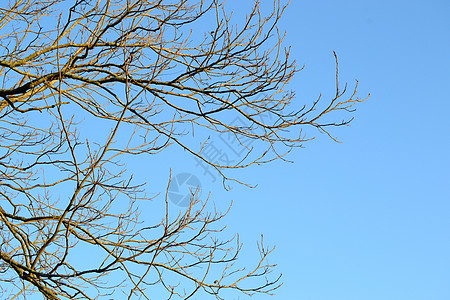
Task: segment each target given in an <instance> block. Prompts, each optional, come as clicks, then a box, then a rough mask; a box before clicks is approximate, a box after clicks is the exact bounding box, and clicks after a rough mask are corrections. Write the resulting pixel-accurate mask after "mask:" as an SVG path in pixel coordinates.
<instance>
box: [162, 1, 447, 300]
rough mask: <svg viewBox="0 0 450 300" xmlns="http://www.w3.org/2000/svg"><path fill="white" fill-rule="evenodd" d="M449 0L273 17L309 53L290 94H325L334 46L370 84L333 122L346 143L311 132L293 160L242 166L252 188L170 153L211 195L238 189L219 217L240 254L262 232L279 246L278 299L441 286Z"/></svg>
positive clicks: (311, 5) (403, 292)
mask: <svg viewBox="0 0 450 300" xmlns="http://www.w3.org/2000/svg"><path fill="white" fill-rule="evenodd" d="M235 2H236V1H230V3H231V4H234V3H235ZM449 11H450V2H447V1H428V2H423V1H348V0H341V1H321V0H319V1H292V3H291V4H290V6H289V8H288V10H287V12H286V15H285V16H284V19H283V21H282V22H281V24H280V28H281V29H282V30H286V32H287V37H286V45H292V52H291V55H292V56H293V57H294V58H295V59H296V60H297V63H298V64H299V65H303V64H304V65H305V70H304V71H302V72H300V73H299V74H298V75H297V76H296V77H295V78H294V80H293V82H292V84H291V87H292V88H293V89H294V90H296V92H297V99H298V101H300V102H305V103H308V102H310V101H312V100H313V99H315V98H316V97H317V96H318V95H319V93H322V94H323V96H324V97H326V98H327V99H329V98H331V97H332V95H333V92H334V86H333V84H334V81H333V80H334V68H335V66H334V60H333V55H332V51H333V50H334V51H336V52H337V54H338V56H339V62H340V67H341V81H346V82H348V83H349V84H350V86H352V85H353V84H354V82H355V79H358V80H359V81H360V87H359V93H360V96H365V95H367V94H368V93H369V92H370V93H371V97H370V99H369V100H368V101H367V102H365V103H363V104H361V105H360V106H359V107H358V111H357V112H356V114H355V116H356V119H355V120H354V122H353V123H352V124H351V126H350V127H346V128H339V129H337V130H335V131H334V133H335V134H336V135H337V136H338V138H339V139H340V140H342V141H343V143H341V144H339V143H335V142H333V141H331V140H330V139H328V138H327V137H326V136H325V135H323V134H318V137H317V139H316V140H314V141H312V142H309V143H307V144H305V148H304V149H297V150H296V151H294V152H293V153H292V154H291V155H290V157H289V158H290V159H292V160H294V161H295V163H293V164H289V163H283V162H281V161H280V162H275V163H272V164H271V165H265V166H262V167H258V168H251V169H249V170H246V171H245V172H242V173H239V176H243V177H245V178H246V179H248V180H249V181H250V182H251V183H255V184H258V187H257V188H255V189H248V188H244V187H239V186H238V187H235V188H234V189H233V190H232V191H230V192H225V191H223V190H222V189H221V188H220V185H217V184H214V183H212V182H211V179H210V178H209V177H208V176H206V175H204V174H203V173H202V170H201V169H200V168H199V167H196V166H195V161H192V162H191V161H185V162H177V161H175V162H172V166H171V167H172V172H173V173H175V174H176V173H180V172H191V173H194V174H196V176H197V177H198V178H199V179H200V180H201V182H202V185H203V189H204V191H206V190H208V189H209V190H211V191H212V198H213V199H214V200H215V201H216V203H219V204H220V203H228V201H229V200H230V199H233V200H234V206H233V209H232V211H231V213H230V215H229V216H228V218H227V219H226V221H227V222H228V224H229V226H228V232H230V233H232V232H239V233H240V235H241V240H242V241H243V242H244V244H245V246H246V250H245V253H244V254H245V255H244V259H246V260H248V261H251V260H252V255H253V254H256V247H255V242H256V241H257V240H258V239H259V236H260V234H261V233H262V234H264V236H265V240H266V242H267V243H269V244H270V245H276V247H277V248H276V251H275V253H274V254H273V255H272V259H271V261H272V262H275V263H277V264H278V270H279V271H280V272H282V273H283V281H284V285H283V286H282V288H280V290H279V291H278V293H277V296H276V297H274V298H275V299H306V300H328V299H330V300H331V299H333V300H351V299H355V300H356V299H358V300H359V299H365V300H371V299H374V300H375V299H377V300H378V299H379V300H389V299H396V300H398V299H400V300H402V299H405V300H406V299H408V300H424V299H434V300H441V299H442V300H444V299H450V285H449V282H450V255H449V253H450V218H449V214H450V191H449V186H450V175H449V170H450V158H449V153H450V139H449V138H450V135H449V131H450V125H449V123H448V120H449V117H448V115H449V111H450V101H449V96H448V92H447V90H448V88H449V87H450V82H449V81H450V56H449V53H450V52H449V50H450V39H449V32H448V30H449V28H450V18H449V17H448V13H449ZM168 155H170V154H168ZM163 156H165V155H163ZM154 159H156V156H155V158H154ZM166 179H167V176H165V177H164V178H162V179H161V180H162V181H161V183H162V182H164V180H166ZM158 184H159V183H158V181H156V182H154V186H158ZM254 298H255V299H266V298H267V297H264V296H256V297H254Z"/></svg>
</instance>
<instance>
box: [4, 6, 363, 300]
mask: <svg viewBox="0 0 450 300" xmlns="http://www.w3.org/2000/svg"><path fill="white" fill-rule="evenodd" d="M6 3H7V1H4V3H2V5H1V6H2V7H1V8H0V49H1V50H0V67H1V69H0V76H1V77H0V78H1V79H2V85H1V89H0V149H1V152H0V199H1V202H0V219H1V222H0V234H1V244H0V272H1V273H0V274H1V275H0V286H1V288H0V293H3V296H2V297H6V298H7V299H16V298H25V299H26V298H27V296H29V295H30V294H39V293H40V294H41V295H42V296H44V297H45V298H46V299H97V298H101V299H103V298H105V299H125V298H127V299H131V298H146V299H149V298H155V295H158V297H157V298H184V299H188V298H195V297H197V295H202V294H204V293H207V294H210V295H211V296H212V297H213V298H214V297H215V298H218V299H221V297H223V296H221V295H222V293H223V292H225V293H226V291H227V290H229V291H233V290H234V291H236V292H237V293H244V294H254V293H269V294H270V293H271V292H272V291H273V290H274V289H276V288H277V287H278V286H279V285H280V281H279V279H280V277H279V276H278V275H272V271H273V267H274V265H271V264H269V263H268V262H267V256H268V254H269V253H270V252H271V251H272V248H266V247H265V246H264V245H263V243H262V241H261V243H259V244H258V245H259V250H260V253H259V254H260V259H259V263H257V264H256V265H255V266H253V267H252V266H248V265H245V264H242V262H239V261H238V260H237V258H238V254H239V251H240V249H241V244H240V242H239V240H238V238H237V237H236V238H234V239H231V240H226V239H225V240H224V239H223V238H221V237H223V235H221V232H222V231H223V229H224V226H223V225H221V224H223V222H222V218H223V217H224V216H225V215H226V212H224V213H221V212H219V211H214V210H212V211H211V210H210V209H208V206H207V203H208V200H209V199H200V197H198V193H197V192H196V191H192V201H191V204H190V206H189V207H188V208H187V209H186V210H185V211H183V212H181V213H179V214H178V215H175V216H172V215H171V214H169V211H170V210H169V203H168V200H167V193H166V197H165V205H164V207H165V209H164V212H163V214H162V215H155V216H152V218H151V219H150V220H149V219H148V218H147V219H144V218H142V217H140V214H139V212H140V209H139V207H140V206H141V205H142V204H145V203H147V201H149V200H151V199H150V197H148V196H146V193H145V186H144V185H142V183H134V180H132V175H133V170H131V171H127V170H126V162H127V159H129V158H130V157H135V156H142V157H143V158H145V155H154V154H157V153H158V152H159V151H163V150H164V149H166V148H167V147H169V146H171V145H173V146H176V147H181V148H182V149H184V150H185V151H186V152H188V153H189V154H190V155H192V156H193V157H196V159H199V160H201V161H202V162H203V163H205V164H208V165H210V166H211V167H213V168H214V169H215V170H216V171H217V172H218V174H220V176H221V177H222V178H223V182H224V186H225V187H227V186H228V182H229V181H230V180H231V181H232V180H234V181H237V179H233V178H232V177H229V175H228V172H230V171H231V169H234V168H245V167H248V166H250V165H252V164H262V163H266V162H269V161H272V160H275V159H280V158H283V157H284V155H285V154H286V153H288V152H289V151H290V150H291V149H293V148H295V147H300V146H301V145H302V143H303V142H305V141H306V140H308V139H311V138H312V136H308V137H306V136H305V135H304V134H302V129H303V128H307V127H311V126H312V127H315V128H317V129H318V130H319V131H322V132H325V133H327V134H328V135H329V136H330V137H332V138H333V139H334V137H333V136H332V135H331V133H330V132H329V130H328V128H330V127H333V126H342V125H347V124H348V123H349V122H350V121H351V119H347V120H344V121H342V122H333V121H331V122H330V121H327V120H330V118H329V117H328V116H332V114H333V113H334V112H338V111H347V112H351V111H352V109H353V106H354V105H355V104H356V103H358V102H361V101H364V99H360V98H358V97H357V95H356V87H355V88H354V89H353V90H352V92H351V93H350V94H349V95H347V94H345V95H344V93H345V92H346V89H345V88H344V89H342V90H341V89H340V86H339V80H338V77H337V74H338V72H337V70H336V94H335V96H334V98H332V99H331V100H330V101H327V100H323V101H322V100H321V99H320V98H319V99H317V100H315V101H312V102H311V104H309V105H308V103H306V104H305V105H303V104H299V103H297V102H295V101H294V93H293V92H292V91H290V90H289V89H288V88H287V84H288V82H289V80H290V79H291V78H292V77H293V75H294V74H295V73H296V72H297V71H298V69H296V66H295V62H294V61H292V60H290V59H289V50H288V49H285V48H284V47H283V46H282V41H283V35H282V34H280V33H279V31H278V29H277V23H278V21H279V20H280V18H281V16H282V14H283V11H284V9H285V6H283V5H281V4H280V3H279V1H274V3H273V6H272V8H273V10H272V11H271V12H269V13H267V14H263V12H262V11H261V10H260V3H259V2H258V1H256V2H255V3H254V5H253V8H252V9H251V10H250V11H249V13H248V14H247V17H246V18H245V19H243V20H240V22H238V24H232V23H231V22H232V17H231V14H230V13H227V11H226V9H225V8H226V7H225V5H224V4H222V3H218V1H215V0H212V1H206V0H204V1H188V0H176V1H175V0H173V1H170V0H160V1H153V0H97V1H85V0H74V1H66V0H9V3H8V4H6ZM336 64H337V58H336ZM356 86H357V84H356ZM263 115H266V116H270V118H261V116H263ZM235 116H240V117H241V118H242V119H243V120H245V122H246V124H245V125H241V126H235V125H230V120H231V118H233V117H235ZM89 126H95V128H94V127H89ZM93 131H94V132H93ZM210 132H218V133H227V134H230V135H232V136H233V137H234V138H235V139H236V141H237V142H240V143H242V145H243V146H244V147H246V154H245V155H244V157H243V159H242V160H241V161H239V162H238V163H234V164H226V163H220V162H219V163H218V162H217V161H211V160H210V159H208V157H207V156H205V155H204V152H203V151H202V150H203V149H204V148H205V147H206V146H207V145H208V143H209V142H210V141H209V139H208V138H207V135H208V134H209V133H210ZM202 137H204V138H202ZM243 139H251V140H255V141H257V143H258V144H257V146H255V147H249V146H246V144H245V143H243V142H242V140H243ZM155 220H156V221H155ZM86 253H90V254H91V255H95V262H94V263H89V264H88V265H86V264H85V263H84V259H83V257H81V258H80V255H81V256H83V255H86Z"/></svg>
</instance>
